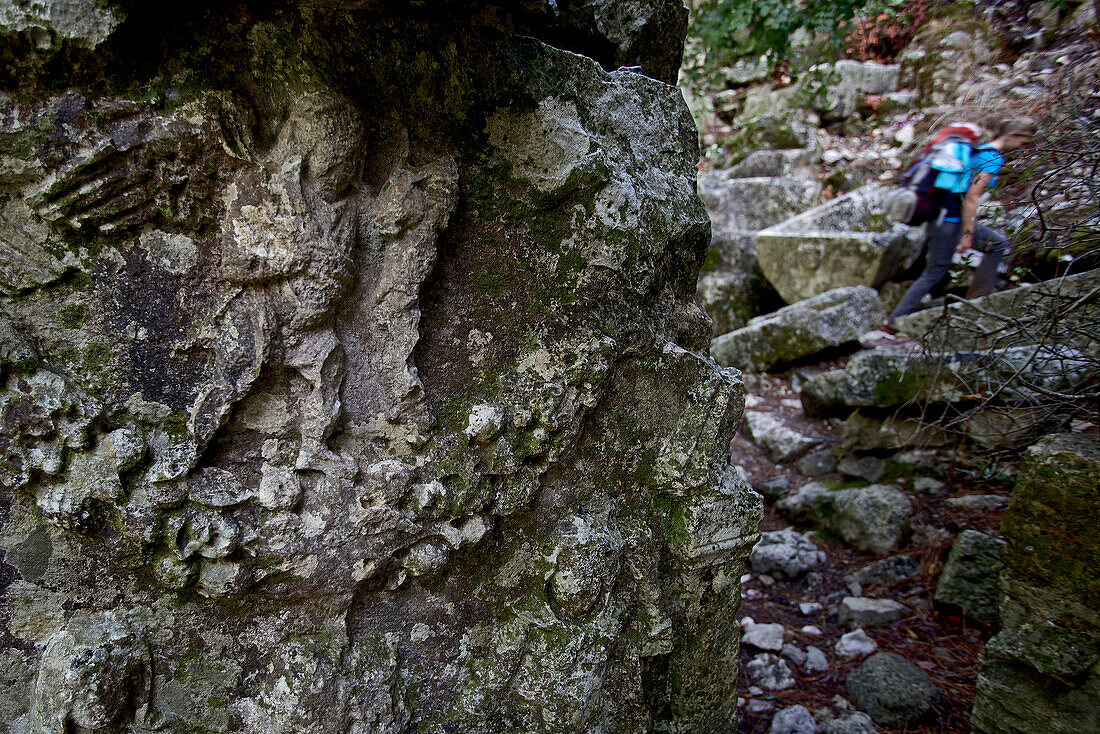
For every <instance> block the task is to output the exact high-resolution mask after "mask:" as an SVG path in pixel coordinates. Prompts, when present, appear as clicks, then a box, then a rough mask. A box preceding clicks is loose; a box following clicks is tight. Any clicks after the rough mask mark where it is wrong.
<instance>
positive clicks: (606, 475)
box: [0, 0, 761, 734]
mask: <svg viewBox="0 0 1100 734" xmlns="http://www.w3.org/2000/svg"><path fill="white" fill-rule="evenodd" d="M685 22H686V11H685V10H684V8H683V7H682V6H681V4H680V2H679V0H633V1H631V2H614V3H612V2H606V1H602V0H590V1H588V2H575V3H560V2H559V3H555V2H554V1H553V0H525V1H524V2H520V3H503V2H500V3H494V2H488V3H465V2H446V3H443V2H441V3H436V4H434V6H433V7H431V8H430V9H429V8H426V7H425V4H424V3H404V2H382V1H381V0H359V1H357V2H351V3H337V2H331V1H330V0H309V1H307V0H302V1H301V2H286V3H267V2H259V1H256V2H243V3H237V4H218V3H183V4H178V5H170V6H164V5H157V4H153V3H147V2H137V1H136V0H132V1H128V2H102V1H100V0H48V1H47V2H35V3H4V4H3V6H0V49H2V51H3V58H4V63H3V65H2V70H0V90H2V91H0V254H2V255H0V287H2V289H3V299H2V302H0V388H2V392H0V453H2V456H0V549H2V554H3V555H2V556H0V558H2V560H3V562H2V564H0V592H2V605H0V660H2V666H0V667H2V671H3V674H2V675H0V721H3V722H5V723H7V724H9V726H10V727H13V728H12V729H11V730H12V731H27V732H40V731H41V732H58V733H59V734H60V733H61V732H73V731H150V730H157V731H168V732H185V731H186V732H199V731H202V732H208V731H248V732H265V733H267V732H306V731H308V732H361V733H364V734H365V733H367V732H371V733H387V734H390V733H397V732H408V731H421V732H427V731H462V732H502V731H543V732H578V731H592V732H638V731H647V730H654V731H668V732H688V731H690V732H728V731H732V729H733V727H735V721H736V693H735V688H736V680H737V657H738V650H737V644H736V640H737V635H738V625H737V622H736V620H735V619H734V615H735V613H736V610H737V607H738V603H739V600H740V586H739V583H738V579H739V576H740V574H741V571H742V567H743V564H744V559H745V557H746V556H747V554H748V552H749V549H750V548H751V547H752V546H753V544H754V543H755V541H756V539H757V526H758V523H759V520H760V515H761V508H760V504H759V497H758V496H757V495H755V494H754V493H753V492H752V491H751V490H750V489H749V488H748V487H747V486H746V485H745V484H744V482H743V481H741V480H740V479H739V478H738V475H737V474H736V473H735V472H734V471H732V470H731V468H730V467H729V463H728V462H729V457H728V446H729V441H730V438H731V436H732V432H733V429H734V426H735V425H736V424H737V422H738V421H739V420H740V417H741V413H742V407H743V390H742V385H741V382H740V376H739V373H737V372H736V370H723V369H721V368H720V367H718V366H717V365H716V364H715V363H714V362H713V361H712V360H711V359H710V357H709V356H706V355H707V349H708V344H709V340H710V336H711V334H710V325H709V323H708V321H707V320H706V318H705V315H704V313H703V312H702V310H701V308H700V307H699V306H697V305H696V304H695V302H694V293H695V288H696V276H697V274H698V272H699V268H700V264H701V262H702V259H703V256H704V253H705V250H706V248H707V245H708V240H709V225H708V220H707V216H706V212H705V210H704V208H703V205H702V203H701V202H700V200H699V198H698V197H697V195H696V189H695V173H696V169H695V162H696V158H697V155H698V147H697V146H698V144H697V136H696V131H695V127H694V125H693V123H692V119H691V117H690V115H689V114H688V111H687V108H686V106H685V105H684V102H683V100H682V98H681V95H680V93H679V92H678V91H677V90H676V89H675V88H674V87H672V86H670V84H669V82H671V81H672V80H673V79H674V76H675V73H676V69H677V67H678V65H679V57H680V48H681V42H682V36H683V32H684V27H685Z"/></svg>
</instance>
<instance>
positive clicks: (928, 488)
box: [912, 477, 947, 494]
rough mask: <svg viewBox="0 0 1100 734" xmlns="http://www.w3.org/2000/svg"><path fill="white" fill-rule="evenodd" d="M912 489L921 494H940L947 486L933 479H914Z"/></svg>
mask: <svg viewBox="0 0 1100 734" xmlns="http://www.w3.org/2000/svg"><path fill="white" fill-rule="evenodd" d="M912 487H913V491H914V492H917V493H919V494H940V493H941V492H943V490H944V489H945V488H946V487H947V485H946V484H944V483H943V482H941V481H940V480H939V479H934V478H932V477H913V481H912Z"/></svg>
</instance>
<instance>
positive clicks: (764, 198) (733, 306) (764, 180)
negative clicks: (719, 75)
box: [697, 139, 820, 336]
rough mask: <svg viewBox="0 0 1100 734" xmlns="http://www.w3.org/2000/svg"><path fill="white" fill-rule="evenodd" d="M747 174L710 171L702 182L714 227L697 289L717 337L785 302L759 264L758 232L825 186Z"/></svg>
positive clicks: (806, 203)
mask: <svg viewBox="0 0 1100 734" xmlns="http://www.w3.org/2000/svg"><path fill="white" fill-rule="evenodd" d="M815 140H816V139H815ZM787 152H789V151H758V153H760V154H763V153H787ZM754 155H756V154H754ZM745 163H748V161H747V160H746V161H745ZM753 173H759V172H753ZM767 173H769V174H770V173H772V172H770V171H769V172H767ZM780 173H782V171H780ZM744 175H745V174H744V173H740V172H737V171H731V170H728V169H727V170H723V171H712V172H708V173H706V174H703V175H702V176H701V177H700V180H699V194H700V196H701V197H702V198H703V202H704V203H705V204H706V206H707V213H708V214H709V215H710V220H711V226H712V228H713V229H712V235H711V245H710V249H709V250H707V257H706V260H705V262H704V267H703V274H702V276H701V277H700V278H699V284H698V289H697V293H698V296H699V301H700V303H702V305H703V307H704V308H705V309H706V311H707V314H708V315H709V316H710V317H711V320H712V322H713V327H712V328H713V334H714V336H720V335H722V334H725V333H727V332H730V331H733V330H734V329H739V328H741V327H742V326H744V325H745V324H746V323H748V321H749V320H750V319H752V318H753V317H754V316H757V315H758V314H761V313H766V312H767V311H769V310H772V309H773V308H779V307H780V306H782V305H783V302H782V299H780V297H779V296H778V294H776V292H775V290H774V289H773V288H772V286H771V284H770V283H768V281H767V279H765V278H764V274H763V273H761V272H760V268H759V266H758V265H757V262H756V234H755V233H756V232H758V231H759V230H761V229H764V228H765V227H770V226H772V225H773V224H777V223H779V222H781V221H783V220H784V219H787V218H788V217H790V216H792V215H794V214H796V213H797V212H799V211H801V210H802V209H804V208H805V207H807V206H809V205H810V204H811V203H812V202H813V200H814V198H815V197H816V196H817V193H818V190H819V189H820V185H819V184H817V182H816V181H812V180H809V179H808V178H803V177H794V176H789V175H754V176H751V177H748V178H746V177H744Z"/></svg>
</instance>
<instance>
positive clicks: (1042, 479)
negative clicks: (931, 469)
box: [972, 434, 1100, 734]
mask: <svg viewBox="0 0 1100 734" xmlns="http://www.w3.org/2000/svg"><path fill="white" fill-rule="evenodd" d="M1098 526H1100V443H1098V442H1097V441H1096V439H1095V438H1093V437H1088V436H1083V435H1079V434H1056V435H1053V436H1050V437H1048V438H1046V439H1044V440H1043V441H1041V442H1040V443H1038V444H1036V445H1035V446H1033V447H1031V448H1030V449H1029V450H1028V453H1027V455H1026V457H1025V460H1024V463H1023V465H1022V466H1021V468H1020V474H1019V476H1018V479H1017V482H1016V487H1015V489H1014V491H1013V495H1012V501H1011V503H1010V504H1009V508H1008V511H1007V512H1006V513H1005V518H1004V521H1003V523H1002V525H1001V531H1002V533H1003V534H1004V537H1005V540H1006V541H1007V547H1006V548H1005V556H1004V560H1005V570H1004V571H1003V572H1002V576H1001V590H1002V595H1001V617H1002V620H1003V628H1002V630H1001V631H1000V632H999V633H997V635H996V636H994V637H993V639H991V640H990V641H989V643H987V644H986V646H985V649H984V650H983V651H982V655H981V658H980V661H981V669H980V671H979V673H978V684H977V685H978V693H977V696H976V698H975V700H974V709H973V716H972V723H973V727H974V731H976V732H982V734H994V732H996V733H997V734H1022V732H1034V733H1036V734H1047V733H1048V732H1049V733H1054V732H1057V733H1058V734H1068V733H1069V732H1083V731H1097V730H1100V707H1097V705H1096V702H1097V701H1100V665H1098V661H1100V582H1098V581H1097V576H1096V569H1097V567H1098V566H1100V535H1098V534H1097V532H1096V529H1097V527H1098Z"/></svg>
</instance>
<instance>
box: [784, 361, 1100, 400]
mask: <svg viewBox="0 0 1100 734" xmlns="http://www.w3.org/2000/svg"><path fill="white" fill-rule="evenodd" d="M1090 364H1091V360H1089V359H1088V358H1087V357H1086V356H1085V355H1084V354H1083V353H1082V352H1080V351H1079V350H1077V349H1073V348H1072V347H1066V346H1052V347H1048V346H1019V347H1011V348H1007V349H995V350H989V351H984V352H951V353H943V354H937V353H928V352H923V351H916V350H913V351H903V350H889V349H874V350H867V351H864V352H857V353H856V354H854V355H852V357H851V359H849V360H848V363H847V365H845V367H844V369H843V370H829V371H827V372H823V373H821V374H819V375H814V376H813V377H812V378H810V379H809V380H807V381H806V383H805V384H804V385H803V386H802V390H801V398H802V405H803V406H804V407H805V409H806V411H807V413H808V414H810V415H814V416H824V415H830V414H834V413H839V412H844V411H845V410H846V409H851V408H858V407H871V406H878V407H883V408H890V407H895V406H901V405H905V404H906V403H910V402H922V403H929V402H933V403H936V402H938V403H951V402H958V401H960V400H963V399H964V398H967V397H970V396H973V395H975V394H978V393H981V392H983V391H990V392H992V391H994V390H998V396H999V400H998V402H1010V403H1011V402H1013V401H1020V400H1024V401H1028V400H1035V399H1036V398H1037V397H1039V396H1041V395H1043V394H1049V393H1048V392H1047V391H1058V392H1064V391H1066V390H1068V389H1072V386H1074V385H1076V384H1079V383H1080V382H1081V381H1082V380H1083V379H1086V376H1087V374H1088V370H1089V365H1090Z"/></svg>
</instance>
